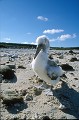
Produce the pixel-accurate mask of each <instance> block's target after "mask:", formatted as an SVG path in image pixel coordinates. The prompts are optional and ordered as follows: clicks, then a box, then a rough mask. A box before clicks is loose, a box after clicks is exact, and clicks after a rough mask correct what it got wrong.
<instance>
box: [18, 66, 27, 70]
mask: <svg viewBox="0 0 79 120" xmlns="http://www.w3.org/2000/svg"><path fill="white" fill-rule="evenodd" d="M18 68H21V69H26V68H25V67H24V66H22V65H19V66H18Z"/></svg>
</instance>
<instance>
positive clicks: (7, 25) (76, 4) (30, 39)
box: [0, 0, 79, 47]
mask: <svg viewBox="0 0 79 120" xmlns="http://www.w3.org/2000/svg"><path fill="white" fill-rule="evenodd" d="M0 26H1V27H0V28H1V29H0V34H1V37H0V39H1V40H0V41H1V42H9V43H10V42H12V43H31V44H33V43H35V42H36V38H37V37H38V36H40V35H46V36H47V37H48V38H49V39H50V46H53V47H79V0H0Z"/></svg>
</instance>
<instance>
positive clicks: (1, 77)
mask: <svg viewBox="0 0 79 120" xmlns="http://www.w3.org/2000/svg"><path fill="white" fill-rule="evenodd" d="M2 80H3V75H2V74H0V83H2Z"/></svg>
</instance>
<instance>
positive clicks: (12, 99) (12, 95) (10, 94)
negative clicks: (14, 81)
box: [1, 91, 23, 106]
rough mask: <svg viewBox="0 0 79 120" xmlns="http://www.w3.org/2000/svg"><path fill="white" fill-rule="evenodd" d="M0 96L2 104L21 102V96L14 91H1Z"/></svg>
mask: <svg viewBox="0 0 79 120" xmlns="http://www.w3.org/2000/svg"><path fill="white" fill-rule="evenodd" d="M1 98H2V100H3V104H5V105H7V106H8V105H11V104H15V103H18V102H23V97H22V96H20V95H19V94H18V93H16V92H15V91H6V92H3V94H2V95H1Z"/></svg>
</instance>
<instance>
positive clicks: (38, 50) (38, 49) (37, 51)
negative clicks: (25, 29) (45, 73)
mask: <svg viewBox="0 0 79 120" xmlns="http://www.w3.org/2000/svg"><path fill="white" fill-rule="evenodd" d="M42 46H43V45H42V44H40V45H38V46H37V48H36V53H35V56H34V59H35V58H36V56H37V55H38V53H39V52H40V50H41V49H42Z"/></svg>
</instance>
